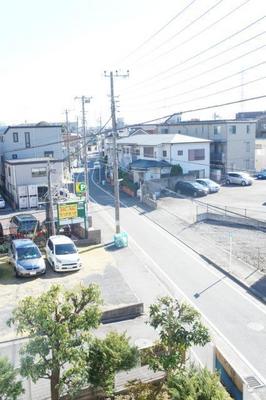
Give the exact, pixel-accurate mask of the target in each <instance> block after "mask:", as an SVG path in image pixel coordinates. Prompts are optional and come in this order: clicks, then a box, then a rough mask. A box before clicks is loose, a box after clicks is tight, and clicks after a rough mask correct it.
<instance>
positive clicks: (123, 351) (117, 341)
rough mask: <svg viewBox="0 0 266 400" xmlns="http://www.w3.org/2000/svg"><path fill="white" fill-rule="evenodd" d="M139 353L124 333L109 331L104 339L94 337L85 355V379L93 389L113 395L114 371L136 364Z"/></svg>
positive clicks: (126, 368) (129, 367)
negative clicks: (86, 367) (86, 368)
mask: <svg viewBox="0 0 266 400" xmlns="http://www.w3.org/2000/svg"><path fill="white" fill-rule="evenodd" d="M138 359H139V353H138V350H137V348H136V347H134V346H131V345H130V344H129V338H127V337H126V336H125V334H118V333H116V332H110V333H109V334H108V335H107V336H106V337H105V338H104V339H98V338H95V339H94V340H93V341H92V343H91V345H90V346H89V349H88V352H87V355H86V364H87V366H88V370H87V371H88V372H87V381H88V384H90V385H92V386H93V387H94V388H95V389H99V388H101V389H102V390H103V391H104V393H105V394H107V395H108V396H111V395H113V392H114V381H115V373H116V372H118V371H122V370H124V371H125V370H128V369H131V368H133V367H135V366H136V364H137V362H138Z"/></svg>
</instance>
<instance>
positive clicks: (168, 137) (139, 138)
mask: <svg viewBox="0 0 266 400" xmlns="http://www.w3.org/2000/svg"><path fill="white" fill-rule="evenodd" d="M206 142H210V140H207V139H200V138H196V137H193V136H186V135H180V134H179V133H176V134H174V133H173V134H169V133H166V134H154V135H133V136H129V137H126V138H123V139H118V140H117V144H136V145H144V146H146V145H147V146H157V145H160V144H183V143H206Z"/></svg>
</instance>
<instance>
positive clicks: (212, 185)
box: [196, 178, 220, 193]
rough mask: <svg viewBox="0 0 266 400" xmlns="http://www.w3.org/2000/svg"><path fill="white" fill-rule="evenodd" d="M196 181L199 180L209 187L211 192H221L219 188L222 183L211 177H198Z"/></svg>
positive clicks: (201, 183)
mask: <svg viewBox="0 0 266 400" xmlns="http://www.w3.org/2000/svg"><path fill="white" fill-rule="evenodd" d="M196 182H198V183H199V184H200V185H202V186H205V187H206V188H208V189H209V193H216V192H219V190H220V185H219V184H218V183H216V182H214V181H212V180H211V179H205V178H199V179H196Z"/></svg>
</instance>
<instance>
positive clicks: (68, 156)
mask: <svg viewBox="0 0 266 400" xmlns="http://www.w3.org/2000/svg"><path fill="white" fill-rule="evenodd" d="M65 113H66V131H67V162H68V172H69V173H71V162H70V144H69V125H68V110H67V109H66V110H65Z"/></svg>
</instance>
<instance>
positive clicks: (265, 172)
mask: <svg viewBox="0 0 266 400" xmlns="http://www.w3.org/2000/svg"><path fill="white" fill-rule="evenodd" d="M257 179H266V169H262V170H261V171H260V172H258V173H257Z"/></svg>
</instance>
